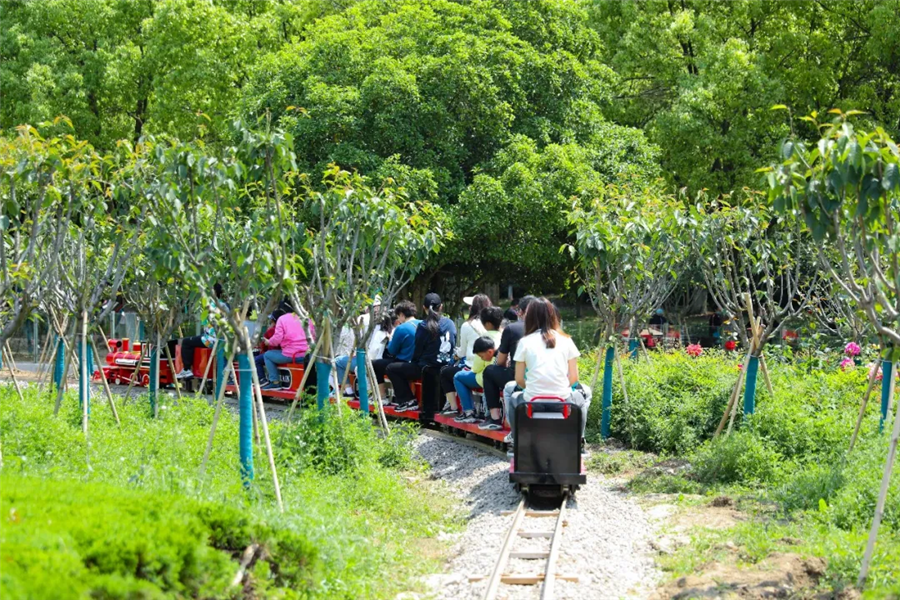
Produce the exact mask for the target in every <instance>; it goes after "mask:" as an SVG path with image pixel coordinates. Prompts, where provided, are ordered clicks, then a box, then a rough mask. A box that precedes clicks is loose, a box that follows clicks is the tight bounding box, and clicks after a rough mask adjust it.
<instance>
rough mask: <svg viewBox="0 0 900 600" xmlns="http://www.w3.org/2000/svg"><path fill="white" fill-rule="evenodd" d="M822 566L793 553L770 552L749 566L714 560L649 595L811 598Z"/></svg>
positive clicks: (656, 598)
mask: <svg viewBox="0 0 900 600" xmlns="http://www.w3.org/2000/svg"><path fill="white" fill-rule="evenodd" d="M825 566H826V565H825V561H824V560H822V559H821V558H803V557H800V556H798V555H796V554H772V555H770V556H769V557H767V558H766V559H765V560H763V561H761V562H759V563H757V564H756V565H754V566H753V567H752V568H741V567H739V566H737V565H733V564H723V563H714V564H712V565H709V566H708V567H707V568H706V569H704V571H703V573H701V574H699V575H689V576H687V577H680V578H679V579H676V580H675V581H671V582H669V583H667V584H666V585H664V586H662V587H660V588H659V589H657V590H656V592H654V594H653V595H651V596H650V598H651V599H653V600H662V599H663V598H672V599H682V598H683V599H687V598H814V597H816V593H815V591H814V589H815V587H816V585H817V584H818V582H819V579H820V578H821V577H822V576H823V575H824V574H825Z"/></svg>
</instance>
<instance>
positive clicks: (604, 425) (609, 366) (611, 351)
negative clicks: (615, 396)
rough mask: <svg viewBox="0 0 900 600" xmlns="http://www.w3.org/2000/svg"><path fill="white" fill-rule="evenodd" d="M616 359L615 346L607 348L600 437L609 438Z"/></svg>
mask: <svg viewBox="0 0 900 600" xmlns="http://www.w3.org/2000/svg"><path fill="white" fill-rule="evenodd" d="M615 358H616V349H615V347H614V346H607V348H606V358H605V360H604V365H603V415H602V417H601V418H600V437H601V438H603V439H604V440H605V439H606V438H608V437H609V421H610V416H611V414H610V411H611V410H612V384H613V361H614V360H615Z"/></svg>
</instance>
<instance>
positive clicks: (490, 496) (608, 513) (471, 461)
mask: <svg viewBox="0 0 900 600" xmlns="http://www.w3.org/2000/svg"><path fill="white" fill-rule="evenodd" d="M417 445H418V449H419V452H420V453H421V455H422V456H423V457H424V458H425V460H427V461H428V462H429V464H431V466H432V473H433V476H434V477H435V478H437V479H441V480H443V481H444V482H446V483H447V484H448V486H449V488H450V490H451V491H452V493H454V494H456V495H457V496H458V497H459V499H460V501H461V503H462V506H463V510H464V511H465V513H466V515H467V517H468V523H467V526H466V530H465V532H464V533H462V534H460V535H459V536H458V539H456V540H455V541H454V545H453V549H452V554H451V556H452V558H451V559H450V560H449V562H448V564H447V565H446V571H445V573H444V574H436V575H432V576H431V577H429V578H428V581H427V587H429V588H430V590H431V593H432V594H433V595H434V596H435V597H436V598H440V599H442V600H449V599H454V600H457V599H463V598H464V599H467V600H468V599H470V598H480V597H481V596H482V595H483V594H484V589H485V586H486V585H487V582H486V580H485V581H479V582H470V581H469V577H471V576H489V575H490V573H491V570H492V569H493V566H494V562H495V560H496V557H497V554H498V553H499V551H500V546H501V544H502V543H503V538H504V536H505V534H506V531H507V529H508V528H509V526H510V524H511V522H512V517H511V516H509V515H505V516H504V515H501V512H502V511H508V510H513V509H515V507H516V506H517V504H518V500H519V498H518V495H517V494H516V492H515V491H514V490H513V487H512V485H511V484H510V483H509V480H508V476H507V473H508V469H509V464H508V463H507V462H506V461H505V460H503V459H502V458H499V457H497V456H496V455H493V454H488V453H486V452H483V451H481V450H479V449H477V448H472V447H469V446H464V445H460V444H457V443H455V442H453V441H450V440H443V439H436V438H432V437H428V436H426V435H420V436H419V438H418V440H417ZM566 512H567V519H566V520H567V521H568V526H567V527H565V528H564V530H563V539H562V546H561V552H560V560H559V573H561V574H565V575H577V576H578V577H579V581H578V582H577V583H574V582H565V581H558V582H557V586H556V593H555V594H554V597H555V598H572V599H575V598H577V599H579V600H585V599H593V598H643V597H646V596H648V595H649V594H650V592H651V591H652V590H653V588H654V587H655V583H656V582H657V581H658V580H659V573H658V572H657V570H656V569H655V567H654V561H653V550H652V549H651V546H650V541H651V540H652V539H653V537H654V533H653V528H652V526H651V525H650V524H649V523H648V520H647V517H646V515H645V514H644V512H643V510H642V509H641V508H640V507H639V506H638V505H637V504H636V503H635V502H633V501H632V500H631V499H630V498H629V497H628V496H627V495H625V494H623V493H621V492H618V491H615V489H614V488H613V484H612V483H611V482H609V481H607V480H604V479H602V478H601V477H599V476H595V475H591V476H589V477H588V484H587V485H585V486H583V487H582V488H581V489H580V490H579V491H578V493H577V494H576V497H575V499H574V500H570V501H569V504H568V506H567V509H566ZM554 522H555V521H554V520H553V519H546V518H529V519H526V520H525V522H524V527H523V529H529V530H535V531H537V530H542V531H544V530H550V529H552V527H553V524H554ZM548 548H549V540H543V539H526V538H518V539H517V540H516V542H515V545H514V547H513V549H514V550H546V549H548ZM544 565H545V562H544V561H543V560H538V561H529V560H513V561H510V564H509V566H508V567H507V569H506V572H507V573H517V574H519V573H520V574H536V573H540V572H542V571H543V568H544ZM497 597H498V598H507V599H509V600H518V599H526V598H528V599H531V598H539V597H540V586H513V585H501V586H500V593H499V594H498V596H497Z"/></svg>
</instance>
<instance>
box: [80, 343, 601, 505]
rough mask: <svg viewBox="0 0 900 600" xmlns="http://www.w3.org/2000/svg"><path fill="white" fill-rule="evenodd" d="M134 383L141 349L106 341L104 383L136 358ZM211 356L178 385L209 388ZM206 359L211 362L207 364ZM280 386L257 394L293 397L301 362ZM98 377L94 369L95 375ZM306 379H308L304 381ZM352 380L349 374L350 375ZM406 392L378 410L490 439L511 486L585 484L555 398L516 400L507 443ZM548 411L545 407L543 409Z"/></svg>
mask: <svg viewBox="0 0 900 600" xmlns="http://www.w3.org/2000/svg"><path fill="white" fill-rule="evenodd" d="M172 346H173V347H171V348H170V351H171V354H172V357H173V362H175V363H176V364H175V368H176V370H180V368H181V361H180V352H179V351H178V350H179V349H178V347H177V346H175V345H174V344H173V345H172ZM139 360H140V361H141V364H140V367H139V368H137V378H136V380H135V382H134V384H135V385H139V386H147V385H149V382H150V358H149V356H147V354H146V352H145V353H144V355H143V356H142V353H141V345H140V344H139V343H135V344H133V345H130V344H129V340H127V339H123V340H110V341H109V353H108V354H107V356H106V365H104V366H103V373H104V374H105V375H106V378H107V380H108V381H110V382H113V383H116V384H123V383H129V382H131V379H132V377H133V376H134V374H135V369H136V367H137V364H138V361H139ZM215 360H216V357H215V356H213V354H212V350H211V349H209V348H197V349H195V350H194V361H193V365H192V369H191V370H192V372H193V374H194V377H193V378H192V379H189V380H183V384H185V385H187V386H189V387H194V386H197V385H200V382H201V381H202V379H203V377H204V375H206V385H207V388H208V391H212V390H214V389H215V378H216V373H217V369H216V365H215ZM159 361H160V364H159V381H160V385H161V386H167V385H171V384H172V383H174V375H173V373H172V370H171V369H170V367H169V362H168V358H167V357H166V356H165V355H163V356H162V357H161V358H160V359H159ZM210 363H211V364H210ZM278 371H279V373H280V376H281V384H282V386H283V388H282V389H279V390H262V395H263V396H264V397H266V398H268V399H270V400H275V401H290V400H293V399H294V397H295V396H296V392H297V389H298V388H299V387H300V383H301V381H302V380H303V374H304V371H305V367H304V365H302V364H285V365H280V366H279V368H278ZM234 372H235V374H236V375H237V377H236V379H235V380H229V381H228V382H227V383H226V386H225V392H226V393H235V392H236V391H237V389H238V386H240V385H241V372H240V370H239V369H238V367H237V363H236V362H235V363H234ZM95 376H96V377H99V372H97V373H96V374H95ZM310 380H312V381H310ZM314 383H315V382H314V378H313V377H309V378H308V380H307V384H306V385H307V386H312V385H314ZM350 383H351V385H352V384H353V376H352V374H351V376H350ZM411 383H412V390H413V392H414V394H415V397H416V400H417V402H418V404H419V409H418V410H415V409H414V410H407V411H398V410H397V409H396V407H395V406H393V405H391V404H385V405H384V413H385V415H386V416H388V417H393V418H397V419H408V420H412V421H416V422H421V423H423V424H424V425H426V426H430V427H437V428H440V429H442V430H444V431H446V432H448V433H452V434H454V435H457V436H461V437H465V436H466V435H473V436H476V437H478V438H481V439H483V440H485V441H489V442H491V443H493V445H494V446H495V447H497V448H507V447H508V446H510V445H511V446H512V448H511V449H510V448H507V449H508V450H509V452H508V455H509V456H510V470H509V480H510V482H512V483H514V484H515V485H516V488H517V489H519V490H521V491H522V492H524V493H526V494H528V495H539V496H547V495H559V494H561V493H565V492H568V493H574V492H575V491H576V490H577V489H578V487H579V486H580V485H582V484H584V483H585V482H586V476H585V469H584V461H583V460H582V450H583V440H582V438H581V430H582V427H581V420H580V419H581V418H584V417H583V416H582V413H581V410H580V409H578V407H577V406H575V405H574V404H571V403H569V402H565V401H563V400H562V399H561V398H543V397H542V398H535V399H534V400H533V402H531V403H526V404H522V405H520V406H519V407H518V409H517V413H516V423H517V432H516V436H515V440H514V443H513V444H507V443H506V442H505V439H506V437H507V435H508V434H509V433H510V430H509V428H508V426H504V428H503V429H502V430H498V431H491V430H483V429H479V428H478V425H477V423H457V422H456V421H454V420H453V417H452V416H447V415H441V414H437V413H435V414H434V415H433V416H432V417H431V418H430V419H425V418H424V414H425V413H424V412H423V411H422V410H421V409H422V406H423V386H422V381H421V380H413V381H412V382H411ZM474 396H475V398H476V402H475V408H476V413H477V414H479V415H480V416H486V414H487V407H486V405H485V404H484V402H483V398H484V394H483V391H482V390H480V389H478V390H474ZM347 405H348V406H350V407H351V408H353V409H356V410H359V408H360V402H359V401H358V400H356V399H351V400H349V401H348V402H347ZM548 409H549V410H548ZM369 410H370V411H371V412H373V413H374V412H375V411H376V410H377V406H376V404H375V403H374V402H370V404H369Z"/></svg>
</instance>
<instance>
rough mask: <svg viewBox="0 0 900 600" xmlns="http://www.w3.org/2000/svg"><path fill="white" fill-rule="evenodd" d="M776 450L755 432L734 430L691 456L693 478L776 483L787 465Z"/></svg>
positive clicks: (712, 480)
mask: <svg viewBox="0 0 900 600" xmlns="http://www.w3.org/2000/svg"><path fill="white" fill-rule="evenodd" d="M782 461H783V457H782V455H781V454H779V453H778V451H777V450H775V448H774V447H773V446H772V444H770V443H768V442H767V441H766V440H764V439H763V438H761V437H760V436H759V435H758V434H756V433H755V432H752V431H747V430H740V431H735V432H733V433H732V434H731V435H729V436H722V437H719V438H717V439H715V440H712V441H709V442H707V443H705V444H704V445H703V446H701V447H700V448H699V449H698V450H697V451H696V452H695V453H694V455H693V456H692V458H691V463H692V465H693V471H692V473H691V476H692V478H693V479H696V480H697V481H699V482H701V483H705V484H712V483H722V484H732V483H742V484H746V485H759V484H766V483H774V482H777V481H779V480H780V478H781V477H782V476H783V470H784V468H785V465H784V464H783V462H782Z"/></svg>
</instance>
